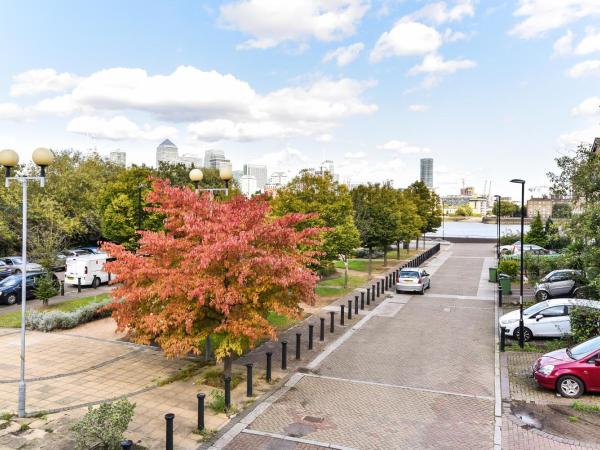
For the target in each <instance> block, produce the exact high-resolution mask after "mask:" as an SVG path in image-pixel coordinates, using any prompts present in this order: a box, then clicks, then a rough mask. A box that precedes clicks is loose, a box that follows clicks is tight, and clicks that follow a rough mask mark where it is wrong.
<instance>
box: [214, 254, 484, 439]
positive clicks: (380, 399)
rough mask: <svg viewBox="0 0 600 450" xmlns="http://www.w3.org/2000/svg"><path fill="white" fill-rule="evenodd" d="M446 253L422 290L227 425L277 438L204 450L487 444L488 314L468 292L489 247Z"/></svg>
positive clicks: (394, 303)
mask: <svg viewBox="0 0 600 450" xmlns="http://www.w3.org/2000/svg"><path fill="white" fill-rule="evenodd" d="M450 252H451V253H446V254H445V255H441V257H440V258H439V262H438V263H436V261H432V263H431V264H430V268H431V270H430V272H431V271H436V272H435V273H434V274H433V277H432V286H433V287H432V289H431V292H430V293H427V295H425V296H423V297H420V296H419V297H417V296H414V297H413V296H411V295H406V294H404V295H396V294H393V295H392V297H391V298H388V299H387V300H385V301H383V302H381V301H378V302H377V309H375V310H374V311H373V312H371V313H370V315H369V316H368V318H367V319H364V320H363V321H362V322H361V323H359V324H357V325H353V327H352V330H350V332H349V334H347V335H344V336H343V337H341V338H340V342H339V343H335V344H332V345H333V347H330V348H329V353H327V352H326V355H327V356H325V358H324V359H323V360H322V362H321V364H320V365H319V366H318V367H317V368H316V370H314V374H312V373H310V372H309V373H306V374H304V375H299V381H297V382H296V381H294V382H296V384H295V385H293V386H292V387H291V388H289V387H288V388H289V390H287V391H281V395H280V396H277V398H276V399H274V400H273V401H272V402H271V401H269V402H267V403H265V404H264V406H263V405H259V407H258V408H257V410H256V412H255V414H254V415H252V416H251V417H249V418H246V419H243V420H242V422H241V423H240V424H238V425H233V427H234V428H236V427H237V430H238V431H240V430H241V429H243V428H244V427H245V426H248V429H250V430H258V431H261V432H269V433H274V435H275V436H277V437H272V438H268V437H266V436H261V439H258V440H257V439H255V440H252V441H249V439H253V438H254V437H253V438H249V437H248V433H245V432H242V433H240V434H238V435H237V437H235V438H234V439H233V441H231V442H230V443H227V442H226V441H225V440H223V441H219V442H217V443H216V444H215V447H214V448H223V446H224V445H225V446H226V448H230V449H231V448H248V447H244V446H243V445H244V443H245V442H252V443H253V445H255V446H254V447H252V448H256V449H267V448H269V449H270V448H287V447H277V445H278V444H281V442H282V440H283V441H284V442H287V443H289V441H285V437H286V436H294V437H296V438H298V437H300V438H304V439H308V440H311V441H314V442H313V444H314V445H320V446H322V447H325V448H328V447H329V448H343V447H344V446H346V447H348V448H361V449H362V448H365V449H392V448H393V449H404V448H406V449H421V448H423V449H438V448H447V449H458V448H460V449H471V448H472V449H482V448H492V447H493V443H494V399H493V395H494V353H493V352H494V308H493V303H492V302H489V301H485V300H477V298H478V297H477V295H478V293H479V291H480V280H481V278H482V270H483V267H484V263H485V258H486V257H489V256H491V255H493V249H492V247H491V246H489V245H487V244H483V245H477V244H475V245H472V244H458V245H454V246H452V247H451V249H450ZM436 295H437V297H436ZM461 296H469V297H470V298H461ZM483 297H484V296H482V297H481V298H483ZM311 367H312V365H311ZM292 384H293V383H292ZM260 406H262V407H260ZM230 434H231V433H230ZM286 445H287V444H286ZM290 445H291V444H290ZM294 445H295V444H294ZM336 446H337V447H336ZM290 448H295V447H290Z"/></svg>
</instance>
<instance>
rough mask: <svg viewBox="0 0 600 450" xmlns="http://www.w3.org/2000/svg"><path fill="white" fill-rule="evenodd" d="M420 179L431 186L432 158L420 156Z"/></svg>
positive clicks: (430, 187)
mask: <svg viewBox="0 0 600 450" xmlns="http://www.w3.org/2000/svg"><path fill="white" fill-rule="evenodd" d="M421 181H422V182H423V183H425V186H427V187H428V188H429V189H432V188H433V158H421Z"/></svg>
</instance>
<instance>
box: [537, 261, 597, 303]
mask: <svg viewBox="0 0 600 450" xmlns="http://www.w3.org/2000/svg"><path fill="white" fill-rule="evenodd" d="M584 280H585V274H584V273H583V272H582V271H581V270H572V269H560V270H553V271H552V272H550V273H549V274H548V275H546V276H545V277H544V278H542V279H541V280H540V282H539V283H538V284H536V286H535V298H536V299H537V300H538V301H540V302H543V301H544V300H548V299H549V298H552V297H561V296H562V297H565V296H569V295H577V289H578V288H579V287H581V286H582V284H584Z"/></svg>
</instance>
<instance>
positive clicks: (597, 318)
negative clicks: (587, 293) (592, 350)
mask: <svg viewBox="0 0 600 450" xmlns="http://www.w3.org/2000/svg"><path fill="white" fill-rule="evenodd" d="M590 301H595V300H590ZM570 316H571V333H572V335H573V339H574V341H575V342H583V341H587V340H588V339H590V338H593V337H596V336H598V335H599V334H600V309H595V308H587V307H577V308H573V310H572V311H571V314H570Z"/></svg>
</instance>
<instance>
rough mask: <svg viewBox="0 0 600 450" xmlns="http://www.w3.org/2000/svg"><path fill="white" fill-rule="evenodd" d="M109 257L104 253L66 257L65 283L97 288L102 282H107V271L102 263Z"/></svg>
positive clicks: (108, 259)
mask: <svg viewBox="0 0 600 450" xmlns="http://www.w3.org/2000/svg"><path fill="white" fill-rule="evenodd" d="M111 259H114V258H110V257H109V256H108V255H107V254H106V253H98V254H97V255H83V256H79V257H77V258H69V259H67V269H66V272H65V284H70V285H76V284H78V282H81V286H92V287H94V288H97V287H98V286H100V284H102V283H106V282H108V272H105V271H104V264H105V263H106V261H110V260H111Z"/></svg>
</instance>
